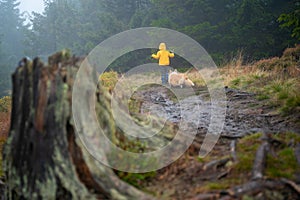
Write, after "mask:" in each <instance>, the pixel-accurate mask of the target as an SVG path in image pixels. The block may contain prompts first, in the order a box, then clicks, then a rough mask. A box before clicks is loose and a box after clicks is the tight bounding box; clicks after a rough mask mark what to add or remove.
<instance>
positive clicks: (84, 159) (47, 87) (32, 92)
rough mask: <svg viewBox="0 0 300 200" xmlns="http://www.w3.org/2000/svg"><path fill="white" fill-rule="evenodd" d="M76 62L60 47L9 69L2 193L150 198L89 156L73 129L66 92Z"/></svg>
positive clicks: (35, 196) (22, 196) (27, 196)
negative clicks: (9, 100) (9, 101)
mask: <svg viewBox="0 0 300 200" xmlns="http://www.w3.org/2000/svg"><path fill="white" fill-rule="evenodd" d="M81 62H82V59H80V58H75V57H72V58H71V57H70V56H69V54H68V52H66V51H62V52H59V53H56V54H54V55H53V56H51V57H49V61H48V63H49V64H48V66H45V65H44V64H43V63H42V62H41V61H40V60H39V59H38V58H36V59H34V60H33V62H31V61H29V60H27V59H23V60H22V61H21V62H20V63H19V67H18V68H17V69H16V71H15V72H14V74H13V76H12V78H13V103H12V104H13V105H12V115H11V116H12V121H11V128H10V134H9V138H8V141H7V144H6V146H5V150H4V169H5V175H6V176H5V184H6V191H5V196H6V198H7V199H122V200H125V199H130V200H132V199H152V197H149V196H148V195H146V194H144V193H143V192H141V191H139V190H137V189H136V188H134V187H132V186H130V185H128V184H127V183H124V182H122V181H121V180H120V179H119V178H118V177H117V176H115V174H114V173H113V171H112V170H111V169H110V168H107V167H105V166H103V165H101V164H100V163H99V162H97V161H96V160H95V159H93V158H92V157H91V155H90V154H89V153H88V152H87V151H86V149H85V148H84V146H83V145H82V143H81V142H80V140H79V138H78V137H77V134H75V131H74V130H75V129H74V125H73V119H72V114H71V111H72V110H71V99H72V98H71V96H72V94H71V93H72V85H73V82H74V79H75V75H76V72H77V71H78V69H79V66H80V63H81ZM102 92H103V91H102ZM104 99H105V98H102V100H104ZM104 103H105V102H104ZM102 112H110V111H109V110H103V111H102ZM107 126H111V127H113V126H114V124H107ZM111 130H113V128H112V129H111Z"/></svg>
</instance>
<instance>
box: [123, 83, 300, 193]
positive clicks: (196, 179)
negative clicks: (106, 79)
mask: <svg viewBox="0 0 300 200" xmlns="http://www.w3.org/2000/svg"><path fill="white" fill-rule="evenodd" d="M174 90H176V93H178V92H182V93H185V92H186V91H187V90H186V89H185V88H183V89H180V88H168V87H163V86H154V87H151V88H147V89H143V90H138V91H136V92H135V93H134V95H133V96H132V97H131V98H132V99H133V100H135V101H139V102H140V103H139V104H138V105H140V109H138V110H139V112H140V113H142V114H147V113H151V114H153V115H156V116H158V117H161V118H166V119H168V120H169V121H171V122H172V123H174V124H178V123H179V122H180V120H181V119H182V116H185V117H184V119H185V120H187V121H188V122H187V123H188V125H189V126H194V127H198V128H197V135H196V139H195V141H194V143H193V145H192V146H191V147H190V148H189V150H188V152H186V154H185V155H184V156H182V157H181V158H180V159H179V160H177V161H176V162H174V163H173V164H172V165H170V166H168V167H165V168H163V169H161V170H159V171H158V172H157V173H156V175H155V176H154V177H151V178H148V179H147V180H148V181H142V182H140V184H141V185H142V186H139V187H141V188H142V189H143V190H145V191H148V192H150V193H155V196H158V197H160V198H162V199H186V198H187V199H189V198H192V199H214V198H218V199H219V198H224V199H235V198H240V197H241V196H244V195H250V196H252V197H254V198H255V199H256V198H257V199H259V198H263V199H282V198H284V197H285V198H287V199H294V198H298V197H299V195H300V193H299V190H298V191H297V190H295V188H294V187H292V186H291V187H289V186H287V185H288V184H287V185H286V183H283V182H281V181H282V180H285V179H281V178H282V177H285V178H290V179H291V180H293V181H299V177H296V176H294V175H293V174H297V173H299V163H298V165H297V162H296V157H297V155H294V154H296V153H293V151H294V150H295V149H297V148H296V146H297V142H298V147H299V142H300V137H299V134H293V133H292V132H296V133H299V130H300V127H299V123H298V124H297V123H296V120H297V117H298V116H297V114H296V113H295V114H294V115H293V116H288V117H284V116H282V115H280V114H278V113H277V112H275V111H274V109H273V108H272V107H270V106H269V105H268V104H266V101H259V100H257V97H256V95H255V94H254V93H248V92H243V91H240V90H237V89H231V88H228V87H226V88H225V92H226V96H227V111H226V120H225V124H224V128H223V131H222V134H221V137H220V139H219V141H218V143H217V144H216V146H215V147H214V149H213V151H212V152H210V154H209V155H208V156H207V157H205V158H204V159H199V158H198V157H197V155H198V151H199V148H200V146H201V144H202V141H203V138H204V136H205V134H206V132H207V128H208V126H209V122H210V111H211V104H210V101H209V93H208V91H207V90H206V88H200V89H197V91H195V93H197V94H198V95H196V96H190V97H186V98H185V99H183V100H181V102H185V103H181V105H179V103H178V101H177V99H176V98H174V96H173V95H172V91H173V92H174ZM196 106H199V108H200V113H197V112H194V109H195V107H196ZM197 123H199V124H198V126H197ZM282 133H284V134H282ZM264 135H268V137H270V138H273V137H275V138H277V139H270V141H273V140H274V141H277V142H278V144H276V145H277V146H276V145H275V146H276V150H274V151H273V154H272V156H271V157H268V159H267V162H269V164H268V167H267V168H266V169H265V167H266V166H265V165H266V163H265V164H263V165H264V166H263V168H262V169H260V170H262V171H264V173H266V174H267V175H264V176H263V181H262V183H260V181H258V182H253V183H252V182H251V180H252V179H253V176H254V175H253V170H254V168H255V167H254V166H255V162H256V161H255V154H256V151H258V149H259V145H260V144H261V143H262V142H261V141H262V140H263V139H262V138H263V137H264ZM274 141H273V142H274ZM274 143H276V142H274ZM271 146H272V149H273V144H272V145H271ZM274 149H275V147H274ZM292 150H293V151H292ZM289 151H292V152H291V153H290V155H289V154H288V153H287V157H280V155H279V154H284V153H282V152H289ZM263 155H264V156H265V154H263ZM273 157H274V158H273ZM291 157H292V159H291ZM298 157H299V155H298ZM276 159H277V160H278V161H279V160H280V161H282V162H284V160H286V159H288V160H289V163H288V164H286V166H278V164H275V166H272V165H273V164H274V163H273V162H276V161H275V160H276ZM291 162H292V163H291ZM298 162H299V161H298ZM277 167H278V169H276V168H277ZM251 170H252V171H251ZM280 170H287V171H286V172H285V173H282V174H280ZM127 177H129V175H127ZM269 178H274V180H273V179H272V181H270V183H267V182H266V180H267V179H269ZM275 180H276V181H277V180H281V181H277V182H276V181H275ZM290 183H294V182H290ZM251 184H253V186H252V185H251ZM268 184H269V185H268ZM234 187H236V188H234ZM237 188H240V190H239V191H242V192H241V193H238V192H237V191H238V190H235V189H237ZM249 188H250V189H249ZM275 188H279V190H278V191H275V190H274V189H275ZM287 188H288V189H287ZM297 188H298V189H299V186H297ZM284 189H285V191H284ZM249 191H251V192H249ZM295 191H297V192H295Z"/></svg>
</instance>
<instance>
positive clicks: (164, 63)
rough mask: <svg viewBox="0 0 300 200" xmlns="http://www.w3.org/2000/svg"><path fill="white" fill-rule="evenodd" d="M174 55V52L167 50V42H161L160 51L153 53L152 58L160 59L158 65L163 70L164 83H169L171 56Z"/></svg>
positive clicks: (162, 79) (162, 80)
mask: <svg viewBox="0 0 300 200" xmlns="http://www.w3.org/2000/svg"><path fill="white" fill-rule="evenodd" d="M173 57H174V53H172V52H170V51H168V50H167V46H166V44H165V43H160V44H159V51H158V52H157V53H156V54H152V58H154V59H158V65H159V67H160V72H161V82H162V84H167V83H168V76H169V74H168V72H169V70H170V66H169V65H170V58H173Z"/></svg>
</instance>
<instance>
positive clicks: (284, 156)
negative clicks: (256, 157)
mask: <svg viewBox="0 0 300 200" xmlns="http://www.w3.org/2000/svg"><path fill="white" fill-rule="evenodd" d="M277 154H278V156H277V157H274V156H271V155H268V157H267V165H268V166H267V169H266V171H265V174H266V175H267V176H268V177H270V178H280V177H284V178H288V179H293V178H294V175H295V173H296V171H297V167H298V163H297V160H296V157H295V154H294V150H293V149H292V148H284V149H282V150H280V151H279V152H278V153H277Z"/></svg>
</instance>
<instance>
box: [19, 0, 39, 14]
mask: <svg viewBox="0 0 300 200" xmlns="http://www.w3.org/2000/svg"><path fill="white" fill-rule="evenodd" d="M19 1H20V6H19V9H20V12H21V13H22V12H24V11H27V12H29V13H31V12H32V11H34V12H38V13H42V12H43V10H44V1H43V0H19Z"/></svg>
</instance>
